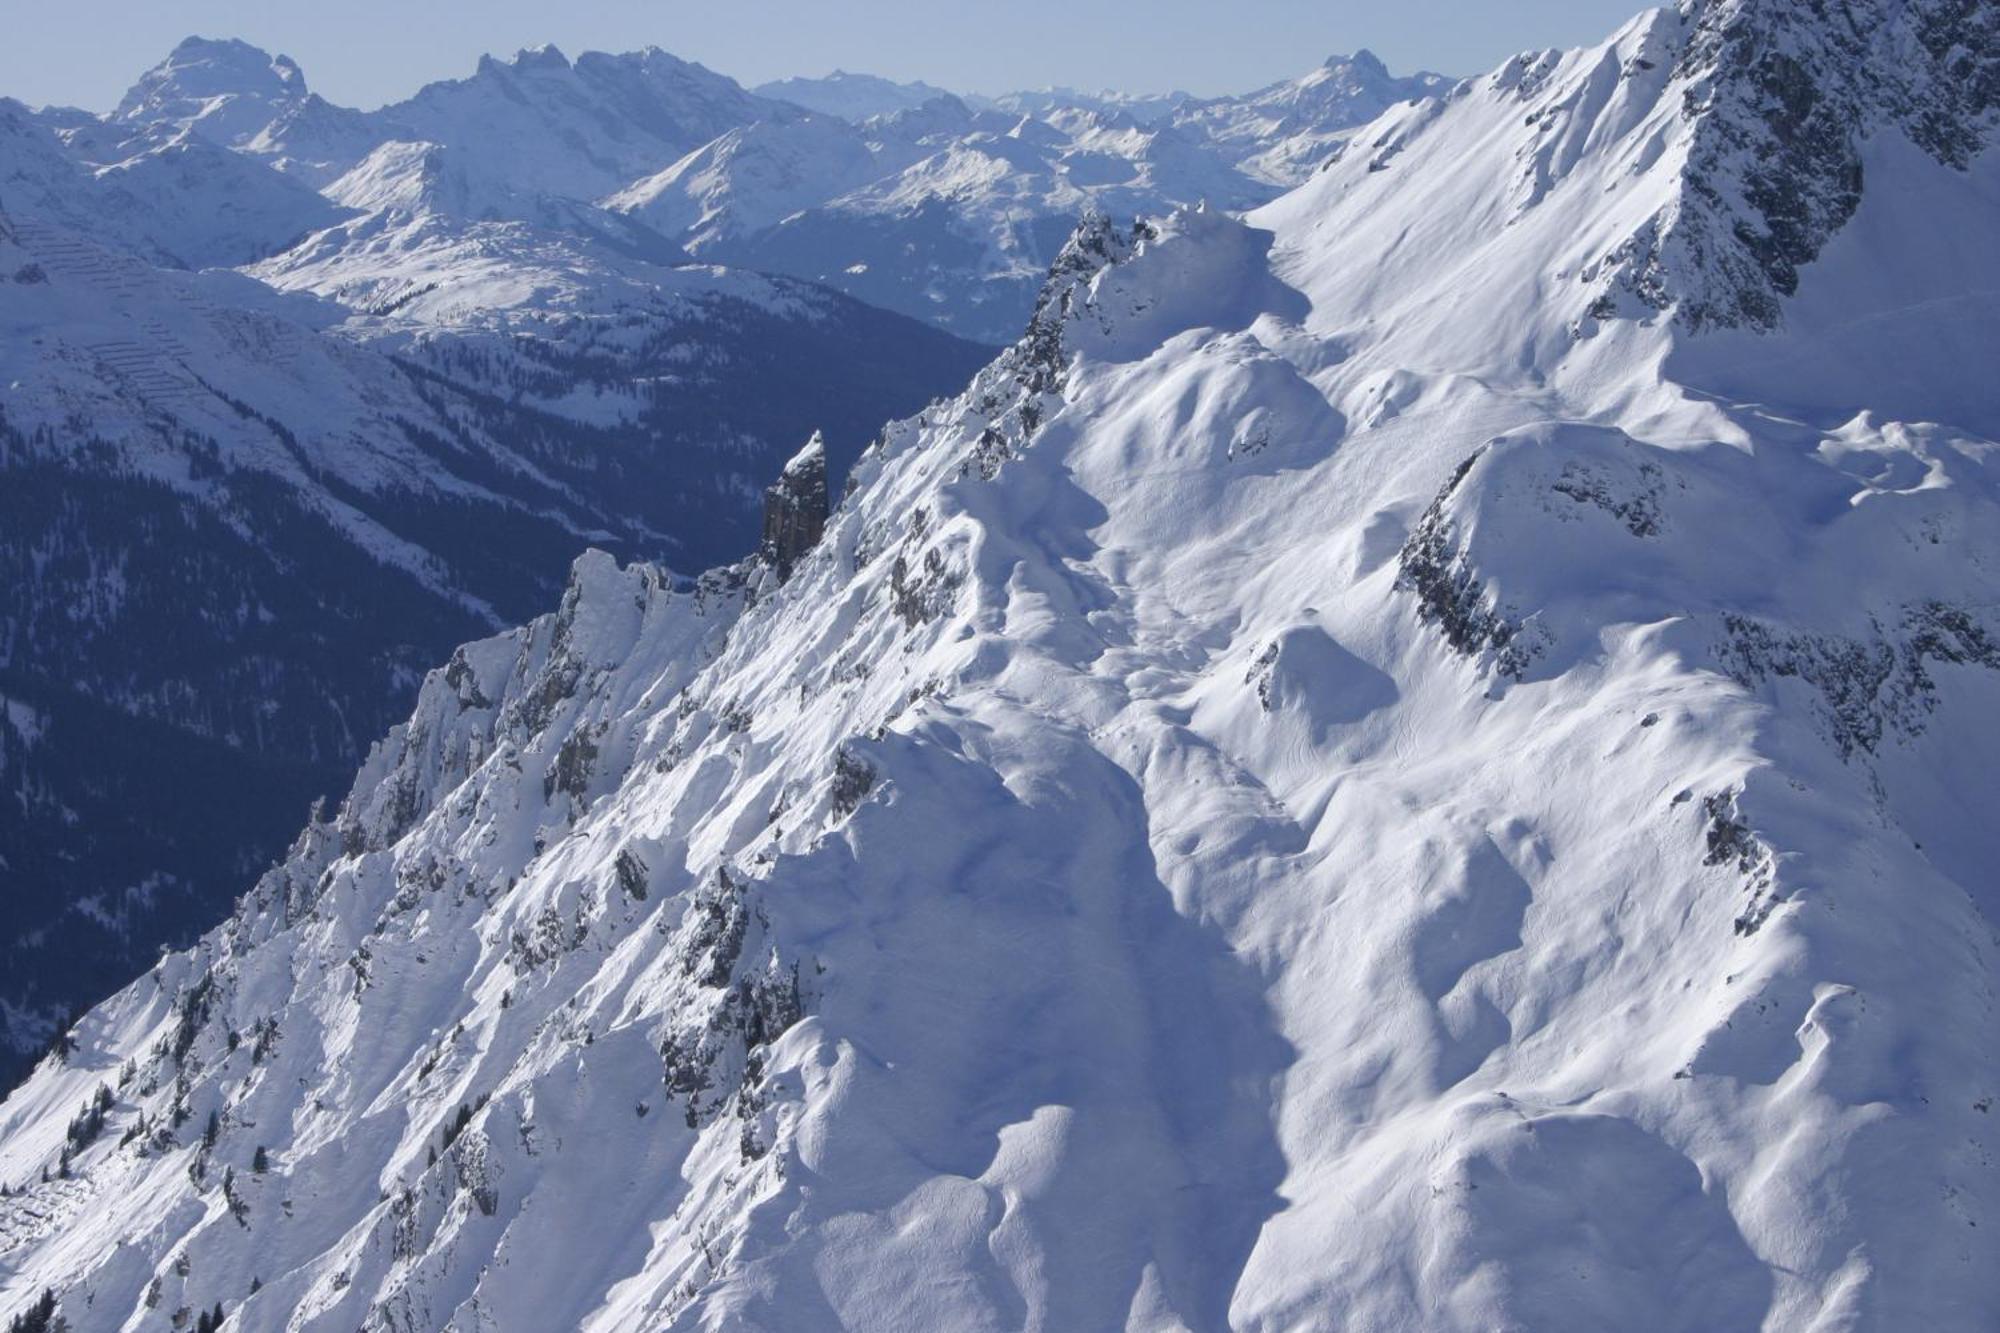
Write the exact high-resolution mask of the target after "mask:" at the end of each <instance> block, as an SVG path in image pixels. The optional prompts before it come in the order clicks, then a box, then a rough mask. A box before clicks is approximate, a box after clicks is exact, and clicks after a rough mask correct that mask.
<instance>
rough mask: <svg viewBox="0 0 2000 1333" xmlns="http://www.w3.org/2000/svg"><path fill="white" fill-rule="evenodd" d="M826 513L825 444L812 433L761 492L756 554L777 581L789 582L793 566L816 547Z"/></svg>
mask: <svg viewBox="0 0 2000 1333" xmlns="http://www.w3.org/2000/svg"><path fill="white" fill-rule="evenodd" d="M828 512H829V505H828V503H827V493H826V441H825V440H824V439H823V438H821V436H820V433H819V432H818V431H814V432H813V437H812V438H811V439H810V440H807V441H806V446H805V448H803V449H801V450H799V451H798V453H796V454H794V455H792V461H791V462H789V463H787V464H785V470H784V472H783V473H781V474H780V475H779V477H778V479H777V481H775V482H773V483H772V484H771V485H770V486H769V487H767V488H765V491H764V538H763V541H762V542H761V543H760V544H759V546H758V550H759V552H760V553H761V554H762V555H763V557H764V559H765V561H766V562H767V563H769V564H770V566H771V567H772V568H773V569H775V570H777V571H778V577H779V578H781V579H784V578H790V577H791V573H792V568H793V566H795V565H797V564H798V562H799V561H800V560H802V559H803V558H804V557H805V555H806V552H808V551H810V550H812V548H813V547H815V546H817V545H819V539H820V534H821V533H823V532H825V531H826V516H827V514H828Z"/></svg>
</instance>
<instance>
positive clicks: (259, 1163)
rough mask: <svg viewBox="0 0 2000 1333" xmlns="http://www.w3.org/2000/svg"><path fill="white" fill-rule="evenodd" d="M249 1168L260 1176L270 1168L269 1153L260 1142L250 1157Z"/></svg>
mask: <svg viewBox="0 0 2000 1333" xmlns="http://www.w3.org/2000/svg"><path fill="white" fill-rule="evenodd" d="M250 1169H251V1170H252V1171H255V1172H256V1173H257V1174H258V1175H260V1176H261V1175H263V1174H264V1173H265V1172H266V1171H269V1170H270V1169H271V1154H270V1153H269V1152H267V1151H266V1150H265V1148H264V1145H263V1144H261V1143H260V1144H258V1145H257V1151H256V1152H255V1153H254V1154H252V1156H251V1158H250Z"/></svg>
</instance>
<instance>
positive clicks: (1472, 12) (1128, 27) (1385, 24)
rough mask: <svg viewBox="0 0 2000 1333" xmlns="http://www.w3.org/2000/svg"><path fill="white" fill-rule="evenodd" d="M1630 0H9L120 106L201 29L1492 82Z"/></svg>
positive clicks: (60, 97)
mask: <svg viewBox="0 0 2000 1333" xmlns="http://www.w3.org/2000/svg"><path fill="white" fill-rule="evenodd" d="M1644 7H1645V6H1643V5H1642V4H1639V3H1635V0H1499V2H1498V3H1495V0H1235V2H1234V3H1230V2H1229V0H1007V2H1005V3H983V4H968V3H963V2H962V0H703V2H702V3H689V2H688V0H570V3H567V4H555V3H551V0H310V2H302V0H60V2H59V0H0V27H4V29H5V35H4V39H0V96H11V97H18V98H20V99H21V100H23V101H26V102H30V103H34V104H41V103H49V102H59V103H67V104H71V105H77V106H83V107H87V108H89V109H91V110H104V109H107V108H109V107H110V106H111V105H112V104H113V103H114V102H115V101H116V100H117V98H118V95H119V94H120V93H121V92H122V91H123V90H124V88H125V87H126V85H127V84H129V83H130V82H131V80H132V78H133V76H134V75H136V74H138V73H139V71H141V70H142V69H144V68H146V67H147V66H149V65H151V64H153V63H154V62H156V61H157V60H158V59H159V58H160V57H161V56H162V55H164V54H165V53H166V52H167V50H168V49H170V48H171V47H172V46H173V44H174V43H175V42H177V41H178V40H180V39H181V38H182V37H185V36H187V35H189V34H190V33H199V34H201V35H203V36H209V37H243V38H245V39H247V40H249V41H252V42H254V43H256V44H257V45H259V46H263V47H265V48H267V49H269V50H271V51H274V52H283V53H285V54H287V55H290V56H292V57H293V58H294V59H296V60H297V61H298V62H299V64H300V65H301V66H302V67H303V68H304V69H305V72H306V79H307V81H308V82H309V83H310V84H311V85H312V86H313V87H314V88H316V89H318V90H319V91H320V92H321V93H323V94H325V95H326V96H327V97H329V98H331V99H332V100H334V101H336V102H342V103H345V104H348V105H354V106H362V107H373V106H377V105H380V104H381V103H383V102H385V101H392V100H394V99H396V98H398V97H401V96H404V95H406V94H408V93H410V92H412V91H414V90H415V89H416V88H417V87H418V86H420V85H421V84H423V83H425V82H427V81H429V80H431V79H437V78H447V77H455V76H457V75H460V74H464V73H467V72H469V71H470V70H471V68H472V65H473V62H474V60H475V59H476V58H477V56H478V55H479V54H480V53H481V52H485V51H497V52H501V53H509V52H512V51H513V50H515V49H516V48H518V47H522V46H532V45H536V44H538V43H541V42H550V41H552V42H554V43H555V44H556V45H557V46H560V47H561V48H562V49H563V50H565V51H567V52H569V53H570V54H571V55H575V54H576V53H577V52H578V51H582V50H590V49H597V50H609V51H621V50H630V49H632V48H634V47H640V46H647V45H654V46H662V47H665V48H666V49H667V50H669V51H672V52H674V53H675V54H676V55H680V56H684V57H687V58H689V59H692V60H699V61H701V62H702V63H703V64H705V65H708V66H709V67H710V68H713V69H717V70H721V71H722V72H723V73H726V74H730V75H733V76H735V77H736V78H738V79H740V80H742V81H743V82H745V83H756V82H759V81H762V80H764V79H771V78H779V77H783V76H785V75H789V74H823V73H825V72H827V71H828V70H830V69H833V68H835V67H836V66H838V67H840V68H844V69H849V70H862V71H867V72H869V73H879V74H886V75H889V76H891V77H894V78H899V79H909V78H924V79H927V80H929V81H930V82H932V83H937V84H941V85H943V86H946V87H950V88H955V89H959V90H961V91H970V92H1000V91H1005V90H1007V89H1012V88H1024V87H1040V86H1044V85H1047V84H1073V85H1078V86H1082V87H1087V88H1097V87H1104V86H1114V87H1120V88H1125V89H1128V90H1131V91H1140V92H1143V91H1164V90H1166V89H1169V88H1185V89H1187V90H1188V91H1190V92H1195V93H1200V94H1214V93H1222V92H1232V91H1242V90H1247V89H1249V88H1252V87H1256V86H1258V85H1260V84H1263V83H1268V82H1270V81H1272V80H1273V79H1277V78H1283V77H1287V76H1290V75H1293V74H1298V73H1302V72H1304V71H1305V70H1307V69H1309V68H1311V67H1312V66H1313V65H1315V64H1317V63H1319V61H1320V60H1321V59H1322V58H1323V57H1324V56H1326V55H1327V54H1328V53H1329V52H1333V51H1351V50H1353V49H1354V48H1356V47H1361V46H1365V47H1368V48H1369V49H1371V50H1373V51H1374V52H1376V54H1378V55H1380V56H1381V57H1382V58H1383V59H1384V60H1385V61H1387V62H1388V64H1389V66H1390V68H1392V69H1394V70H1396V71H1397V72H1399V73H1402V72H1408V71H1409V70H1411V69H1415V68H1418V67H1422V68H1429V69H1435V70H1439V71H1441V72H1443V73H1447V74H1472V73H1477V72H1479V71H1482V70H1484V69H1486V68H1488V67H1490V66H1492V65H1494V64H1497V63H1498V62H1499V61H1500V60H1502V59H1504V58H1505V57H1506V56H1507V55H1509V54H1511V53H1512V52H1514V51H1517V50H1521V49H1523V48H1527V47H1537V46H1573V45H1577V44H1579V43H1582V42H1588V41H1593V40H1595V39H1596V38H1598V37H1600V36H1602V35H1604V34H1605V33H1607V32H1609V31H1610V30H1611V29H1612V28H1613V27H1615V26H1616V25H1617V24H1618V23H1619V22H1621V21H1622V20H1624V19H1625V18H1627V17H1629V16H1630V15H1632V14H1634V13H1636V12H1638V11H1639V10H1640V9H1641V8H1644Z"/></svg>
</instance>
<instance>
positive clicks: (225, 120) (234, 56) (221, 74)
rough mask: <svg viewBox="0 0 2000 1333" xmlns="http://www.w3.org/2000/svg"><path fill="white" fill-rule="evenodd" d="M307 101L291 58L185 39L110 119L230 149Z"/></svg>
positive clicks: (236, 44)
mask: <svg viewBox="0 0 2000 1333" xmlns="http://www.w3.org/2000/svg"><path fill="white" fill-rule="evenodd" d="M307 95H308V94H307V88H306V79H305V74H304V73H303V71H301V70H300V69H299V67H298V65H297V63H296V62H294V61H293V60H292V59H291V57H289V56H282V55H280V56H273V55H271V54H270V53H268V52H266V51H263V50H261V49H259V48H258V47H255V46H252V45H251V44H250V43H248V42H245V41H240V40H237V39H235V38H229V39H216V38H209V37H189V38H187V39H186V40H184V41H182V42H181V43H180V45H178V46H176V47H175V48H174V49H173V51H172V52H171V53H169V54H168V56H167V58H166V59H165V60H162V61H161V62H160V63H159V64H157V65H155V66H154V67H153V68H152V69H150V70H148V71H146V73H144V74H142V75H141V76H140V77H139V79H138V81H137V82H135V83H134V84H133V85H132V87H131V88H130V90H128V91H127V92H126V94H125V96H124V97H123V98H122V99H120V101H119V103H118V106H117V108H116V109H115V110H113V111H112V113H111V119H112V120H114V121H120V122H125V123H128V124H139V123H162V122H163V123H167V124H171V125H173V126H175V127H176V128H181V129H188V128H194V129H198V130H199V131H200V132H201V133H203V134H205V135H207V136H209V137H210V138H213V139H215V140H216V141H217V142H219V143H223V144H228V145H232V146H233V145H237V144H240V143H243V142H246V141H248V140H249V139H251V138H252V137H254V136H255V135H256V134H257V133H258V132H259V131H260V130H262V129H263V128H264V127H265V126H266V125H268V124H269V123H270V122H271V120H272V118H273V117H274V116H275V115H277V114H278V111H279V109H280V108H282V107H285V106H287V105H290V104H293V103H296V102H298V101H300V100H301V99H303V98H305V97H306V96H307Z"/></svg>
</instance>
